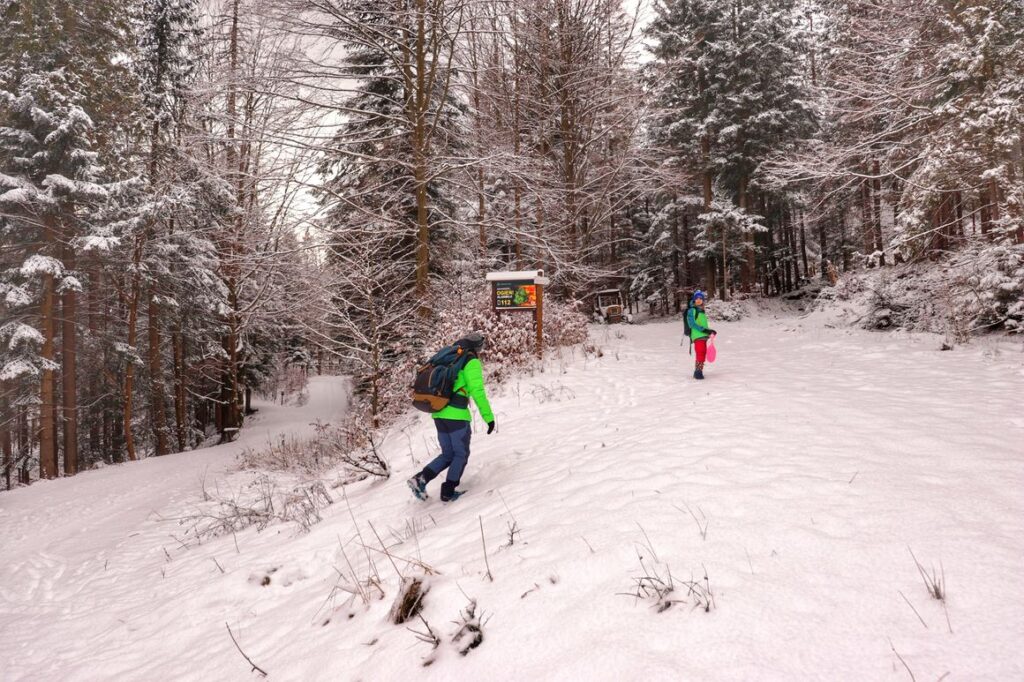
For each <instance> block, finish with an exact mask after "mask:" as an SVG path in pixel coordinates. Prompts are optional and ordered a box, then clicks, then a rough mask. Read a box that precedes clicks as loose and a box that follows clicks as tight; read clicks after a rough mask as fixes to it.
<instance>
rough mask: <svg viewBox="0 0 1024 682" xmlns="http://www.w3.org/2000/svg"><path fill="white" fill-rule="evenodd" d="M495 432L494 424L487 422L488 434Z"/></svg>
mask: <svg viewBox="0 0 1024 682" xmlns="http://www.w3.org/2000/svg"><path fill="white" fill-rule="evenodd" d="M491 431H494V422H487V433H490V432H491Z"/></svg>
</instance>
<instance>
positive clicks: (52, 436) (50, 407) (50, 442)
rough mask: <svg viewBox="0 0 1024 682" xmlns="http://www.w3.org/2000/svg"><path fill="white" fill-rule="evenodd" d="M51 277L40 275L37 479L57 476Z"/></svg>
mask: <svg viewBox="0 0 1024 682" xmlns="http://www.w3.org/2000/svg"><path fill="white" fill-rule="evenodd" d="M44 220H45V226H44V230H45V233H46V242H47V244H48V245H50V246H52V245H53V243H54V242H55V241H56V229H55V225H54V218H53V217H50V216H47V217H46V218H44ZM55 288H56V285H55V282H54V278H53V275H52V274H50V273H46V274H44V275H43V300H42V306H41V308H40V316H41V318H42V328H43V329H42V331H43V348H42V358H43V363H44V367H43V371H42V379H41V381H40V384H39V476H40V477H41V478H55V477H56V476H57V422H56V420H55V419H54V410H55V409H56V402H55V400H54V376H53V365H54V335H55V334H56V320H55V317H56V310H55V308H56V292H55Z"/></svg>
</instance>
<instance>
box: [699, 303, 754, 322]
mask: <svg viewBox="0 0 1024 682" xmlns="http://www.w3.org/2000/svg"><path fill="white" fill-rule="evenodd" d="M707 311H708V317H710V318H711V319H713V320H721V321H723V322H736V321H738V320H742V319H743V318H744V317H746V316H747V315H749V312H748V311H747V307H746V305H744V304H743V302H741V301H717V300H716V301H708V304H707Z"/></svg>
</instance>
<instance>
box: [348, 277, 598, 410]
mask: <svg viewBox="0 0 1024 682" xmlns="http://www.w3.org/2000/svg"><path fill="white" fill-rule="evenodd" d="M430 300H431V301H433V302H434V309H433V311H432V312H433V315H432V317H431V320H430V326H429V327H424V328H423V330H422V331H421V332H420V338H418V339H416V345H415V346H413V345H412V344H410V345H409V346H408V347H407V348H405V349H403V351H402V352H401V353H399V354H397V355H396V357H394V358H393V359H391V361H390V362H388V363H387V366H386V368H385V369H384V373H385V380H384V381H383V382H382V385H383V386H384V387H385V388H384V390H383V393H382V396H381V401H380V405H379V406H378V414H377V425H378V426H384V425H386V424H388V423H390V422H391V421H393V420H394V419H395V418H397V417H398V416H399V415H401V414H403V413H405V412H406V411H407V410H408V408H409V405H410V398H409V388H410V386H411V385H412V381H413V376H414V373H415V371H416V368H417V367H418V366H419V365H420V364H421V363H422V362H424V361H426V359H427V358H429V357H430V356H431V355H433V354H434V353H435V352H436V351H437V350H439V349H440V348H442V347H444V346H447V345H450V344H452V343H454V342H455V341H458V340H459V339H460V338H463V337H464V336H465V335H466V334H468V333H469V332H471V331H480V332H482V333H483V334H484V335H485V336H486V337H487V345H486V348H485V349H484V353H483V356H482V360H483V362H484V370H485V373H486V378H487V381H488V383H489V384H495V383H500V382H501V381H504V380H505V379H507V378H508V377H509V376H511V375H512V374H513V373H515V372H516V371H517V370H519V369H521V368H523V367H526V366H529V365H531V364H532V363H534V362H536V336H535V332H534V328H533V315H532V313H530V312H519V311H516V312H508V313H502V314H500V315H499V314H498V313H496V312H494V310H493V308H492V305H491V297H490V293H489V291H488V289H487V288H486V287H483V286H473V287H471V288H470V290H468V291H465V290H463V291H459V290H458V289H455V290H453V289H452V288H451V287H450V286H447V285H446V288H443V289H441V288H438V290H436V291H435V292H434V293H433V294H432V295H431V297H430ZM587 323H588V320H587V318H586V316H585V315H583V314H581V313H579V312H578V311H577V310H576V309H575V308H573V307H572V306H570V305H566V304H564V303H561V302H559V301H555V300H546V301H545V302H544V343H545V346H546V347H547V348H549V349H550V348H555V347H560V346H571V345H574V344H578V343H583V342H585V341H586V338H587ZM356 397H357V399H360V398H361V396H356ZM363 402H365V400H363ZM361 407H362V408H363V411H365V410H366V408H367V407H368V405H365V404H364V405H362V406H361ZM357 411H358V410H357Z"/></svg>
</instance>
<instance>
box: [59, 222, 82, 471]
mask: <svg viewBox="0 0 1024 682" xmlns="http://www.w3.org/2000/svg"><path fill="white" fill-rule="evenodd" d="M67 241H68V243H66V244H65V245H64V259H63V260H64V267H65V269H67V270H68V271H73V270H74V269H75V252H74V251H73V250H72V248H71V244H70V239H69V240H67ZM61 314H62V316H63V318H64V320H63V323H62V330H61V378H62V380H63V391H62V403H63V417H64V474H65V475H67V476H74V475H75V474H77V473H78V334H77V327H76V322H77V316H78V293H77V292H76V291H75V290H74V289H73V288H71V287H69V288H68V289H67V290H66V291H64V293H63V294H62V295H61Z"/></svg>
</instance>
